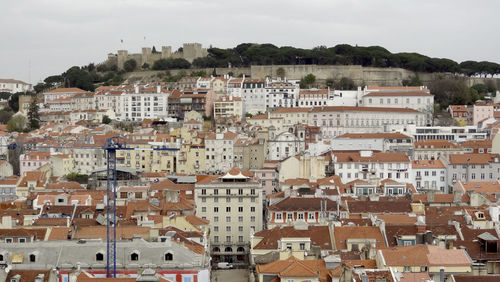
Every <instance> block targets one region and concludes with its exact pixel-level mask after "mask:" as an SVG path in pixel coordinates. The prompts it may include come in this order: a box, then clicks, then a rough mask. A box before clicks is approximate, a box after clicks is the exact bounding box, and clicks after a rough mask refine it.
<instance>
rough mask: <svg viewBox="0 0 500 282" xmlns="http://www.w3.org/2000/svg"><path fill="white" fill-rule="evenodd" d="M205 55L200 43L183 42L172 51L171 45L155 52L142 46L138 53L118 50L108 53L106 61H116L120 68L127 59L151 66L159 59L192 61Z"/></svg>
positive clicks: (206, 52) (204, 49)
mask: <svg viewBox="0 0 500 282" xmlns="http://www.w3.org/2000/svg"><path fill="white" fill-rule="evenodd" d="M207 55H208V51H207V49H206V48H203V47H202V46H201V44H200V43H184V44H182V51H180V50H179V51H175V52H173V53H172V47H171V46H162V47H161V52H157V53H153V51H152V50H151V48H149V47H143V48H142V53H140V54H129V53H128V51H127V50H118V54H113V53H111V54H108V62H109V63H116V65H117V66H118V69H120V70H121V69H123V64H124V63H125V62H126V61H127V60H129V59H134V60H135V61H136V62H137V65H139V66H142V65H144V64H146V63H147V64H148V65H150V66H152V65H153V64H154V62H155V61H157V60H159V59H169V58H172V59H175V58H182V59H186V60H187V61H189V62H190V63H192V62H193V60H194V59H196V58H201V57H206V56H207Z"/></svg>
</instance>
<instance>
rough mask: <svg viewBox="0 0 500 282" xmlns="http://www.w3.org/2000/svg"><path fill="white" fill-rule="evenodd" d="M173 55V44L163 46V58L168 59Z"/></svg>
mask: <svg viewBox="0 0 500 282" xmlns="http://www.w3.org/2000/svg"><path fill="white" fill-rule="evenodd" d="M171 56H172V47H171V46H161V58H162V59H168V58H170V57H171Z"/></svg>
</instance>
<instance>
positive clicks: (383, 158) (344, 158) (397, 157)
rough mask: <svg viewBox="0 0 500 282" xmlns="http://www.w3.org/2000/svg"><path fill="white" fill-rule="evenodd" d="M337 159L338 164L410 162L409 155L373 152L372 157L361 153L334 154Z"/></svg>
mask: <svg viewBox="0 0 500 282" xmlns="http://www.w3.org/2000/svg"><path fill="white" fill-rule="evenodd" d="M333 155H334V157H336V162H337V163H350V162H366V163H371V162H374V163H380V162H390V163H392V162H405V163H406V162H410V159H409V158H408V155H406V154H405V153H402V152H401V153H396V152H372V155H371V156H366V157H365V156H361V153H360V152H359V151H355V152H349V153H336V152H334V153H333Z"/></svg>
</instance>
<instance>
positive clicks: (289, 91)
mask: <svg viewBox="0 0 500 282" xmlns="http://www.w3.org/2000/svg"><path fill="white" fill-rule="evenodd" d="M299 90H300V86H299V84H298V83H296V82H295V81H287V80H270V79H267V80H266V92H267V93H266V106H267V108H281V107H285V108H288V107H296V101H297V97H298V96H299Z"/></svg>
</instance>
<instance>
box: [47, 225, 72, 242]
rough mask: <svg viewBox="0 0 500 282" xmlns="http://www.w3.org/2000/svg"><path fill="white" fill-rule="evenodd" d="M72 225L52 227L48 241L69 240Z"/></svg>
mask: <svg viewBox="0 0 500 282" xmlns="http://www.w3.org/2000/svg"><path fill="white" fill-rule="evenodd" d="M70 232H71V228H70V227H52V228H51V229H50V233H49V238H48V239H47V240H48V241H59V240H68V234H70Z"/></svg>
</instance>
